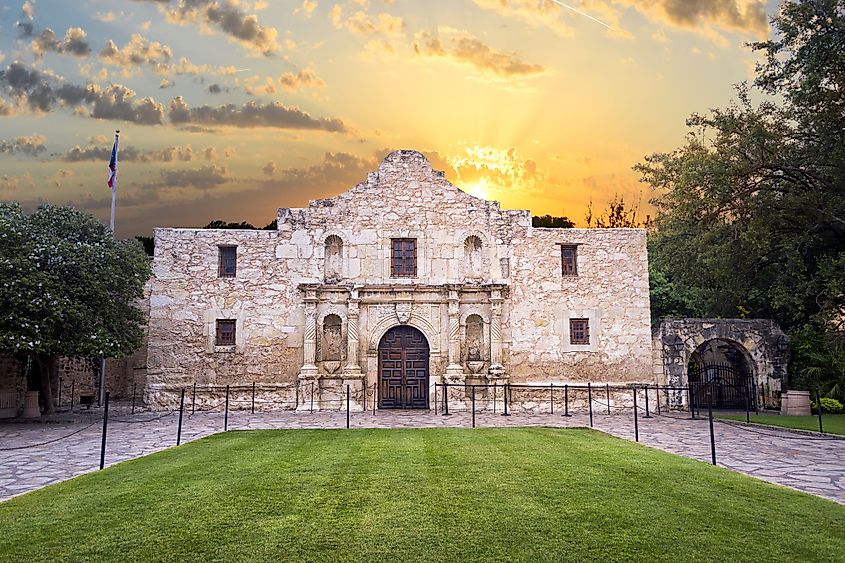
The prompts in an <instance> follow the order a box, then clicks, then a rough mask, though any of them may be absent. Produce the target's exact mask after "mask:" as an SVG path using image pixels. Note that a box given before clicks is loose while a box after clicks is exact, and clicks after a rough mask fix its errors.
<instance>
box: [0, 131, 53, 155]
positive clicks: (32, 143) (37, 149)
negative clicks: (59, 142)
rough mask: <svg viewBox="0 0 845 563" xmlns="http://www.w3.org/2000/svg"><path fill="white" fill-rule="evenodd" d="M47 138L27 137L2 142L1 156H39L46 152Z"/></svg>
mask: <svg viewBox="0 0 845 563" xmlns="http://www.w3.org/2000/svg"><path fill="white" fill-rule="evenodd" d="M46 140H47V138H46V137H44V136H43V135H25V136H21V137H16V138H14V139H9V140H5V141H3V140H0V154H24V155H26V156H38V154H39V153H42V152H45V151H46V150H47V147H45V146H44V141H46Z"/></svg>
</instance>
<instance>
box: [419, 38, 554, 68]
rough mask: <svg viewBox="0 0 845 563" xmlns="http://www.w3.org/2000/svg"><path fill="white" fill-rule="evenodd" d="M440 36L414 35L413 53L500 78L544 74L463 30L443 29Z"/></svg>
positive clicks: (535, 65) (513, 55)
mask: <svg viewBox="0 0 845 563" xmlns="http://www.w3.org/2000/svg"><path fill="white" fill-rule="evenodd" d="M441 33H443V35H445V36H447V39H446V40H445V41H444V40H443V39H441V38H440V37H439V36H438V35H435V34H433V33H431V32H428V31H420V32H418V33H417V34H416V40H415V41H414V52H415V53H416V54H417V55H419V56H423V57H434V58H437V57H439V58H444V59H447V60H451V61H453V62H457V63H463V64H469V65H471V66H473V67H475V68H476V69H478V70H481V71H483V72H485V73H487V74H493V75H497V76H500V77H520V76H531V75H536V74H541V73H543V72H545V71H546V69H545V67H543V66H542V65H539V64H532V63H527V62H525V61H523V60H522V59H521V58H519V56H518V55H517V54H516V53H506V52H503V51H498V50H496V49H494V48H492V47H490V46H489V45H487V44H486V43H484V42H483V41H482V40H481V39H479V38H478V37H475V36H474V35H471V34H470V33H468V32H466V31H456V30H448V29H444V30H441Z"/></svg>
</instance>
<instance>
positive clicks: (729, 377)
mask: <svg viewBox="0 0 845 563" xmlns="http://www.w3.org/2000/svg"><path fill="white" fill-rule="evenodd" d="M686 369H687V382H688V383H689V386H690V392H691V394H692V400H693V401H694V402H695V404H696V405H699V406H703V405H712V406H713V408H715V409H745V408H746V406H749V407H752V408H753V407H754V402H755V397H756V393H755V392H754V390H753V381H754V364H753V362H752V361H751V356H750V354H749V353H748V350H746V349H745V348H744V347H743V346H742V344H740V343H739V342H736V341H735V340H727V339H724V338H712V339H710V340H707V341H705V342H703V343H702V344H700V345H699V346H698V347H696V349H695V350H694V351H693V352H692V353H691V354H690V356H689V360H688V361H687V368H686Z"/></svg>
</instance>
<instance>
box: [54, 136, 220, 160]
mask: <svg viewBox="0 0 845 563" xmlns="http://www.w3.org/2000/svg"><path fill="white" fill-rule="evenodd" d="M103 143H105V141H104V142H103ZM202 154H203V157H204V158H205V160H217V150H216V149H215V148H214V147H206V148H205V149H203V150H202ZM110 158H111V147H109V146H107V145H103V144H101V145H99V146H98V145H89V146H87V147H81V146H79V145H74V146H73V147H72V148H70V149H69V150H68V151H67V152H66V153H64V154H62V155H61V156H60V157H59V160H63V161H65V162H86V161H100V162H108V160H109V159H110ZM198 158H199V154H198V153H197V152H196V151H194V149H193V148H192V147H191V146H190V145H184V146H180V145H175V146H169V147H165V148H162V149H154V150H145V151H142V150H139V149H137V148H136V147H133V146H131V145H127V146H122V147H120V160H121V161H124V162H191V161H193V160H197V159H198Z"/></svg>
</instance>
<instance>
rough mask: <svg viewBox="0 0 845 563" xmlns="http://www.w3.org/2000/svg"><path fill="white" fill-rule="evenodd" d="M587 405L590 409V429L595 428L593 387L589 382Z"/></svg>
mask: <svg viewBox="0 0 845 563" xmlns="http://www.w3.org/2000/svg"><path fill="white" fill-rule="evenodd" d="M587 403H588V405H589V408H590V428H592V427H593V387H592V385H591V384H590V382H589V381H588V382H587Z"/></svg>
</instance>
